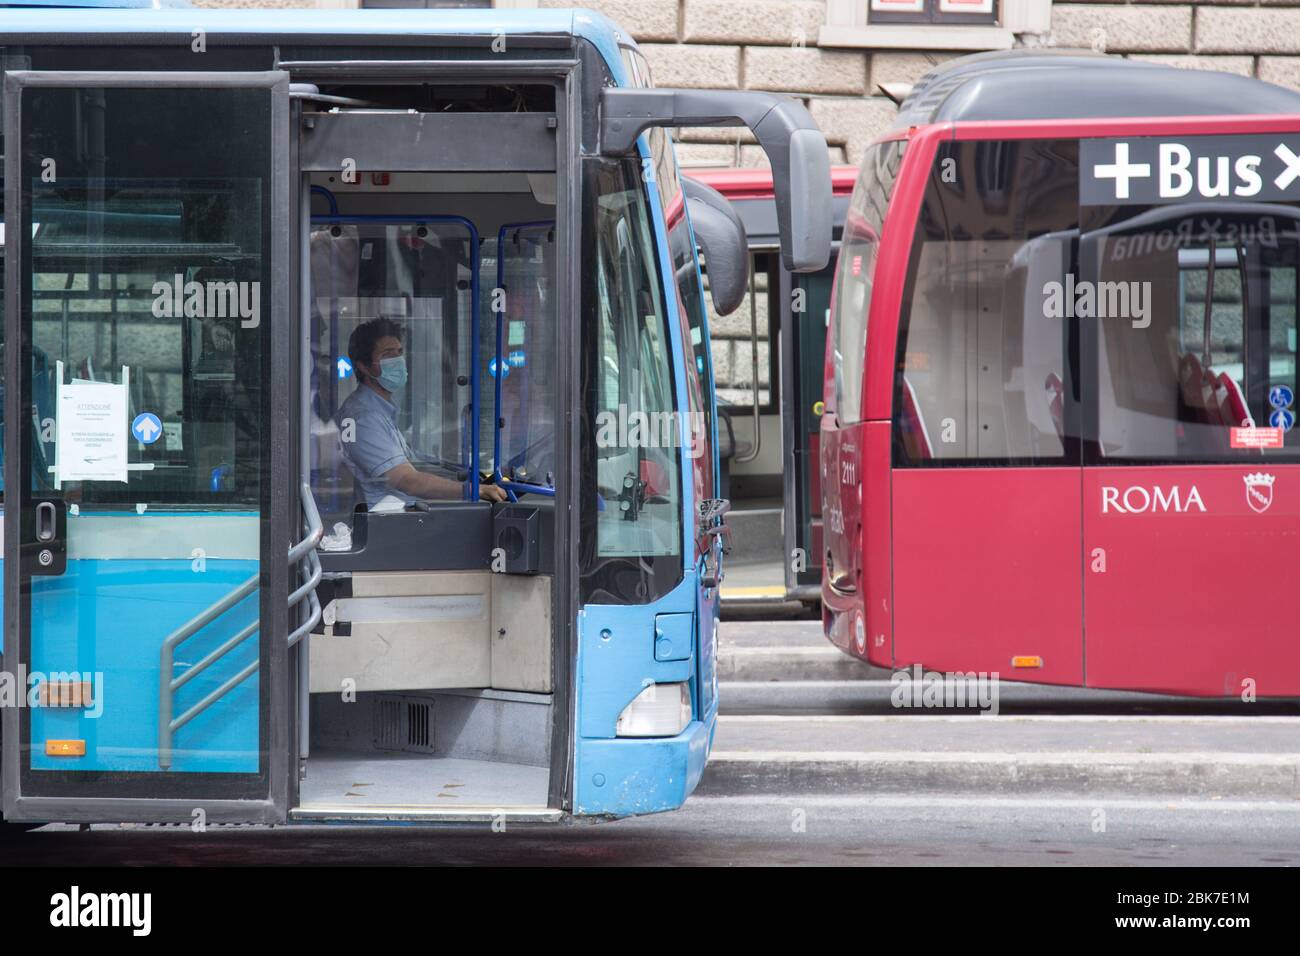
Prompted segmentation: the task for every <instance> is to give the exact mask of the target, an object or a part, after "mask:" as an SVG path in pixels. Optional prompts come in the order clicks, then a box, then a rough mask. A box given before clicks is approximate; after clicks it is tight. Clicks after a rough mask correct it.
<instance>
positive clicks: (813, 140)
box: [600, 87, 832, 272]
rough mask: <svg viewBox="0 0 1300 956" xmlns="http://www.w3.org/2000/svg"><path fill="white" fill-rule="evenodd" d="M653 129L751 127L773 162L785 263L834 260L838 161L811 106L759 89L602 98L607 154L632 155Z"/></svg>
mask: <svg viewBox="0 0 1300 956" xmlns="http://www.w3.org/2000/svg"><path fill="white" fill-rule="evenodd" d="M651 126H748V127H749V128H750V129H751V130H752V131H753V133H754V136H755V137H756V138H757V139H758V143H759V145H760V146H762V147H763V151H764V152H765V153H767V158H768V161H769V162H770V163H771V164H772V187H773V192H774V193H775V198H776V221H777V227H778V230H779V231H780V235H781V260H782V262H783V263H784V265H785V267H786V268H787V269H789V270H790V271H791V272H816V271H818V270H820V269H823V268H825V267H826V263H827V262H829V261H830V257H831V220H832V199H831V161H830V156H829V155H828V154H827V152H826V138H825V137H824V136H823V135H822V132H821V130H820V129H818V127H817V124H816V123H815V122H814V121H813V118H812V116H810V115H809V113H808V110H806V109H805V108H804V105H803V103H801V102H800V101H799V100H796V99H794V98H792V97H789V96H782V95H780V94H777V93H761V92H758V91H755V90H672V89H664V90H661V89H653V88H651V89H642V88H632V87H609V88H607V89H605V90H602V91H601V94H600V152H601V155H603V156H626V155H627V154H628V153H630V152H631V151H632V150H633V148H634V146H635V144H636V138H637V137H638V136H640V135H641V133H643V132H644V131H645V130H646V129H648V128H649V127H651Z"/></svg>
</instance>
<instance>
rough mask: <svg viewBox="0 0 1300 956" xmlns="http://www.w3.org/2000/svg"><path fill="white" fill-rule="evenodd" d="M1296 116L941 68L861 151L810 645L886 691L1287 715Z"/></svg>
mask: <svg viewBox="0 0 1300 956" xmlns="http://www.w3.org/2000/svg"><path fill="white" fill-rule="evenodd" d="M1298 225H1300V94H1297V93H1295V92H1293V91H1290V90H1286V89H1282V88H1280V87H1276V86H1272V85H1270V84H1267V83H1263V82H1260V81H1257V80H1253V79H1250V78H1246V77H1240V76H1230V75H1226V74H1221V73H1209V72H1200V71H1187V70H1178V69H1173V68H1169V67H1163V66H1156V65H1152V64H1145V63H1138V62H1133V61H1126V60H1119V59H1116V58H1114V57H1106V56H1102V55H1089V54H1086V53H1080V52H1072V51H1067V52H1060V53H1047V52H1044V51H1019V52H1013V53H993V54H980V55H977V56H972V57H964V58H961V59H958V60H953V61H949V62H948V63H945V64H944V65H942V66H940V67H939V68H937V69H935V70H934V71H932V72H931V73H929V74H928V75H927V76H925V77H924V78H922V79H921V80H920V81H919V82H918V84H917V86H916V87H915V88H914V89H913V90H912V92H911V93H910V94H909V96H908V98H907V99H906V100H905V101H904V103H903V104H902V107H901V109H900V112H899V116H898V119H897V121H896V123H895V124H894V126H893V128H892V129H890V130H889V131H888V132H886V133H885V134H883V135H882V136H881V137H880V138H879V139H878V140H877V141H876V142H874V143H873V144H872V145H871V146H870V147H869V149H868V150H867V151H866V154H865V157H864V160H863V163H862V170H861V173H860V175H859V179H858V183H857V185H856V187H855V189H854V193H853V197H852V199H851V201H850V206H849V210H848V213H847V217H846V222H845V227H844V235H843V241H842V245H841V249H840V254H839V259H838V264H837V271H836V276H835V286H834V289H833V294H832V303H831V323H830V329H829V332H828V336H827V339H828V341H827V348H826V356H825V368H824V396H825V413H824V414H823V416H822V418H821V423H820V425H821V462H820V467H821V477H822V494H823V501H822V512H823V515H824V518H825V545H824V554H823V557H824V560H825V568H824V573H823V579H822V602H823V612H822V619H823V625H824V627H825V631H826V634H827V636H828V637H829V639H830V640H831V641H832V643H834V644H835V645H837V646H838V647H840V648H841V649H843V650H845V651H846V652H848V653H849V654H852V655H854V656H856V657H860V658H863V659H865V660H868V661H870V662H872V663H875V664H878V665H882V666H886V667H901V666H908V665H912V664H923V665H925V666H927V667H932V668H935V669H937V670H941V671H961V672H971V671H977V672H987V673H994V672H996V673H999V674H1001V675H1002V676H1003V677H1006V678H1009V679H1014V680H1024V681H1032V682H1038V683H1045V684H1063V685H1075V686H1087V687H1098V688H1112V689H1131V690H1148V691H1156V692H1163V693H1177V694H1189V695H1199V696H1218V695H1225V696H1239V695H1240V696H1243V697H1247V699H1249V696H1250V695H1257V696H1279V697H1291V696H1297V695H1300V633H1298V629H1297V623H1296V611H1295V609H1294V608H1293V607H1292V606H1291V604H1290V600H1291V599H1290V598H1289V597H1288V593H1289V592H1288V591H1287V585H1286V584H1285V583H1284V582H1285V581H1286V580H1287V576H1288V574H1289V572H1288V570H1287V569H1288V568H1289V567H1290V564H1291V562H1292V561H1293V560H1295V559H1296V557H1297V555H1300V431H1297V430H1295V429H1294V427H1293V426H1294V425H1295V423H1296V409H1297V406H1296V401H1295V400H1296V396H1297V393H1298V391H1300V390H1298V389H1297V381H1296V334H1297V316H1296V302H1297V290H1298V287H1300V270H1298V268H1297V267H1298V266H1300V229H1298V228H1297V226H1298Z"/></svg>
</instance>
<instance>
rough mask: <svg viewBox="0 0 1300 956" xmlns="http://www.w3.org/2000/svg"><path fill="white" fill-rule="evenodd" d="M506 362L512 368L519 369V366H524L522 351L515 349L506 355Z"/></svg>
mask: <svg viewBox="0 0 1300 956" xmlns="http://www.w3.org/2000/svg"><path fill="white" fill-rule="evenodd" d="M506 362H508V363H509V364H510V366H511V367H512V368H519V367H520V366H522V365H523V364H524V352H523V349H515V350H514V351H513V352H511V353H510V354H509V355H507V356H506Z"/></svg>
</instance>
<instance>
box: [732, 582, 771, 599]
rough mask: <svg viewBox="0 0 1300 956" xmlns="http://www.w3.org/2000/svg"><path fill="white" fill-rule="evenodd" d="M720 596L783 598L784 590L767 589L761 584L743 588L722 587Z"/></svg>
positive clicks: (767, 587)
mask: <svg viewBox="0 0 1300 956" xmlns="http://www.w3.org/2000/svg"><path fill="white" fill-rule="evenodd" d="M722 596H723V597H724V598H727V597H776V598H783V597H785V588H783V587H769V586H767V585H762V584H753V585H748V586H745V587H728V586H727V585H725V584H724V585H723V586H722Z"/></svg>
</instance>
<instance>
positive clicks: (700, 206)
mask: <svg viewBox="0 0 1300 956" xmlns="http://www.w3.org/2000/svg"><path fill="white" fill-rule="evenodd" d="M682 189H683V191H684V192H685V193H686V208H687V209H688V210H689V211H690V217H691V227H692V228H693V229H694V230H695V241H696V242H698V243H699V245H700V248H701V249H703V250H704V258H705V260H707V262H708V267H709V295H710V296H711V297H712V298H713V309H714V311H715V312H717V313H718V314H719V315H730V314H731V313H732V312H735V311H736V309H737V308H739V307H740V303H741V302H743V301H744V300H745V290H746V288H747V286H748V285H749V240H748V238H747V237H746V235H745V224H744V223H743V222H741V221H740V216H738V215H737V214H736V210H735V209H734V208H732V205H731V203H729V202H727V199H726V197H725V196H723V195H722V193H720V192H718V191H717V190H716V189H714V188H713V187H712V186H708V185H705V184H704V183H701V182H698V181H696V180H694V179H690V178H688V177H685V176H683V177H682Z"/></svg>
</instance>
